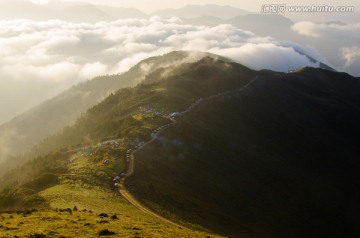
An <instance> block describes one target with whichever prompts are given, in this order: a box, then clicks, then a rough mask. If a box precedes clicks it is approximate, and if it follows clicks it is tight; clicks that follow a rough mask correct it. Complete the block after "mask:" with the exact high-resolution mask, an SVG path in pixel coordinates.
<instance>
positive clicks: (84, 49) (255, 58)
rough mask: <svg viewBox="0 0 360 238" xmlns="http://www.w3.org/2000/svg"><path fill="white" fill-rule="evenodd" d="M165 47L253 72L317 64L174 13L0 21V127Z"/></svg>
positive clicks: (285, 48)
mask: <svg viewBox="0 0 360 238" xmlns="http://www.w3.org/2000/svg"><path fill="white" fill-rule="evenodd" d="M173 50H197V51H208V52H212V53H216V54H219V55H223V56H227V57H230V58H232V59H233V60H235V61H237V62H239V63H241V64H244V65H245V66H248V67H250V68H253V69H262V68H270V69H273V70H277V71H287V70H291V69H295V68H299V67H304V66H317V64H316V63H314V62H312V61H311V60H309V59H308V58H307V57H306V56H304V55H303V54H300V53H299V52H303V53H305V54H308V55H310V56H311V57H313V58H316V59H318V60H323V58H322V57H321V56H320V55H319V54H318V53H317V51H316V50H314V49H312V48H310V47H303V46H300V45H297V44H295V43H292V42H285V41H277V40H274V39H272V38H269V37H258V36H256V35H255V34H253V33H251V32H248V31H243V30H240V29H237V28H236V27H234V26H231V25H225V24H224V25H219V26H216V27H206V26H192V25H187V24H184V23H183V22H182V21H181V20H180V19H178V18H170V19H163V18H159V17H152V18H150V19H126V20H118V21H114V22H98V23H95V24H90V23H70V22H64V21H60V20H51V21H42V22H41V21H32V20H13V21H1V22H0V108H1V109H2V112H1V114H0V124H1V123H4V122H5V121H7V120H10V119H11V118H12V117H14V116H16V115H18V114H20V113H21V112H23V111H25V110H27V109H29V108H31V107H32V106H34V105H37V104H39V103H40V102H42V101H44V100H46V99H48V98H51V97H53V96H54V95H56V94H58V93H59V92H61V91H63V90H64V89H66V88H68V87H70V86H72V85H74V84H77V83H79V82H82V81H85V80H88V79H91V78H93V77H95V76H98V75H105V74H116V73H120V72H123V71H126V70H127V69H129V68H130V67H131V66H133V65H134V64H136V63H138V62H139V61H140V60H142V59H145V58H148V57H150V56H154V55H159V54H163V53H167V52H170V51H173Z"/></svg>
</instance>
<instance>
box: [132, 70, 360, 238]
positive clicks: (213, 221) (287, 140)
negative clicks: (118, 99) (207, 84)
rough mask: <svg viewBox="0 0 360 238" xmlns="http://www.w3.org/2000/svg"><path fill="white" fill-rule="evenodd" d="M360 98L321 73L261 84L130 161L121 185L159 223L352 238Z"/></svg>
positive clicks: (185, 121) (196, 116)
mask: <svg viewBox="0 0 360 238" xmlns="http://www.w3.org/2000/svg"><path fill="white" fill-rule="evenodd" d="M359 90H360V83H359V80H357V79H355V78H351V77H349V76H347V75H345V74H338V73H331V72H326V71H323V70H316V69H304V70H302V71H301V72H299V73H294V74H288V75H280V74H279V75H276V76H275V75H274V76H272V75H271V74H270V75H268V76H266V77H265V76H262V77H260V79H259V80H258V81H256V82H255V83H254V85H252V86H251V87H250V88H248V89H247V91H246V92H244V93H234V94H233V95H232V96H231V97H229V96H228V97H223V98H222V99H219V100H214V101H213V102H211V103H203V104H201V105H200V106H199V107H198V108H196V109H195V110H194V111H193V112H191V113H190V114H187V115H185V116H184V117H182V118H179V119H178V123H177V126H176V127H173V128H170V129H168V130H167V131H165V132H164V133H163V138H162V139H161V140H159V141H157V142H155V143H153V144H151V145H148V146H147V147H145V148H144V149H143V150H142V151H139V152H138V153H137V154H136V158H137V169H136V171H135V175H134V176H133V177H132V178H130V179H129V180H128V181H127V185H128V186H129V187H132V188H134V189H135V193H136V195H137V196H138V197H139V198H140V199H141V200H142V201H143V202H144V203H145V204H147V205H148V206H150V207H152V208H153V209H155V210H157V211H159V212H162V213H163V214H164V215H169V216H174V214H175V216H177V217H178V218H179V219H184V220H187V221H190V222H193V223H199V224H201V225H203V226H205V227H207V228H210V229H213V230H216V231H218V232H221V233H223V234H227V235H229V234H230V235H232V236H234V237H353V236H354V235H355V234H358V233H359V232H360V230H359V229H358V227H359V219H358V218H357V216H356V214H357V212H356V211H359V209H360V207H359V205H358V204H359V202H360V195H359V193H358V191H359V188H360V178H359V175H358V171H359V169H360V163H359V161H358V154H359V152H360V151H359V149H358V147H357V145H358V141H357V138H358V136H359V134H360V110H359V107H358V105H359V102H360V97H359V94H358V92H359ZM144 178H146V179H144ZM169 213H170V214H169Z"/></svg>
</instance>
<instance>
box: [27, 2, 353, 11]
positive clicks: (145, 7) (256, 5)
mask: <svg viewBox="0 0 360 238" xmlns="http://www.w3.org/2000/svg"><path fill="white" fill-rule="evenodd" d="M63 1H64V2H72V1H74V0H63ZM32 2H35V3H46V2H49V0H32ZM76 2H88V3H96V4H102V5H110V6H119V7H135V8H138V9H139V10H142V11H144V12H146V13H150V12H152V11H154V10H157V9H163V8H179V7H183V6H185V5H188V4H198V5H204V4H217V5H229V6H233V7H238V8H241V9H244V10H248V11H252V12H260V11H261V6H262V5H263V4H269V3H275V4H279V3H286V4H287V5H290V4H291V5H313V4H316V5H322V4H326V5H336V6H338V5H339V4H340V5H352V6H356V8H357V9H359V8H360V1H358V0H345V1H339V0H316V1H314V0H290V1H289V0H288V1H279V0H180V1H169V0H76Z"/></svg>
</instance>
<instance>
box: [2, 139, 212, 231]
mask: <svg viewBox="0 0 360 238" xmlns="http://www.w3.org/2000/svg"><path fill="white" fill-rule="evenodd" d="M93 147H95V146H93ZM110 152H111V156H110V157H108V160H109V161H110V163H111V164H112V165H113V166H114V168H108V166H107V165H103V164H102V163H101V162H102V160H103V158H102V155H103V154H107V150H98V152H96V153H93V154H92V155H89V156H85V153H84V152H76V153H71V154H69V156H68V158H67V161H71V162H69V164H68V170H67V173H65V174H62V175H61V176H60V181H59V184H57V185H56V184H55V185H54V184H51V185H49V186H48V188H46V189H44V190H41V191H39V192H38V193H37V196H39V197H41V198H43V199H44V201H45V204H44V203H43V204H38V206H37V207H40V208H41V209H40V210H36V211H30V212H29V211H24V212H15V211H14V212H3V213H0V237H14V236H20V237H28V236H30V235H35V234H38V235H40V234H42V235H45V236H48V237H98V234H99V232H101V231H103V230H109V231H111V232H114V233H115V234H116V236H117V237H168V236H169V235H171V236H176V237H218V236H216V235H213V234H211V233H206V232H199V231H194V230H191V229H186V228H180V227H178V226H174V225H171V224H167V223H164V222H163V221H161V220H159V219H157V218H154V217H151V216H149V215H147V214H145V213H143V212H142V211H140V210H139V209H137V208H135V207H134V206H132V205H131V204H130V203H128V202H127V201H126V200H125V199H124V198H122V197H121V196H120V194H119V193H118V191H116V190H112V189H110V188H111V185H112V182H111V178H112V177H114V176H115V175H116V174H119V173H120V171H123V169H124V163H123V160H122V159H121V157H123V156H122V155H124V154H125V151H124V147H123V146H121V147H120V148H118V149H115V150H114V149H111V150H110ZM32 184H34V183H32ZM23 186H24V185H23ZM40 205H42V206H40ZM75 206H76V207H77V209H78V211H71V210H72V209H73V208H74V207H75ZM30 208H31V206H29V207H27V209H30ZM44 208H45V209H44ZM69 210H70V212H69ZM100 214H106V215H105V217H101V216H100ZM114 215H116V219H113V218H112V216H114Z"/></svg>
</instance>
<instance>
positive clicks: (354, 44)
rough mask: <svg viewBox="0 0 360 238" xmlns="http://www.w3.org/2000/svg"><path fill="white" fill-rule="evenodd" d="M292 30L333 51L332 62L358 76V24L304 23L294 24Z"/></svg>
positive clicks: (359, 55)
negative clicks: (315, 40)
mask: <svg viewBox="0 0 360 238" xmlns="http://www.w3.org/2000/svg"><path fill="white" fill-rule="evenodd" d="M292 30H294V31H295V32H297V33H298V34H300V35H304V36H308V37H311V38H314V39H317V41H318V42H321V43H320V44H323V45H324V46H327V48H328V51H333V54H334V55H333V56H332V57H331V58H332V60H333V61H334V62H335V63H336V65H339V66H340V67H339V68H340V69H341V70H343V71H347V72H349V73H352V74H354V75H359V74H360V70H359V69H360V46H359V44H360V23H352V24H349V23H341V22H332V23H313V22H306V21H305V22H298V23H296V24H294V25H293V27H292ZM336 60H337V61H338V62H336Z"/></svg>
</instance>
